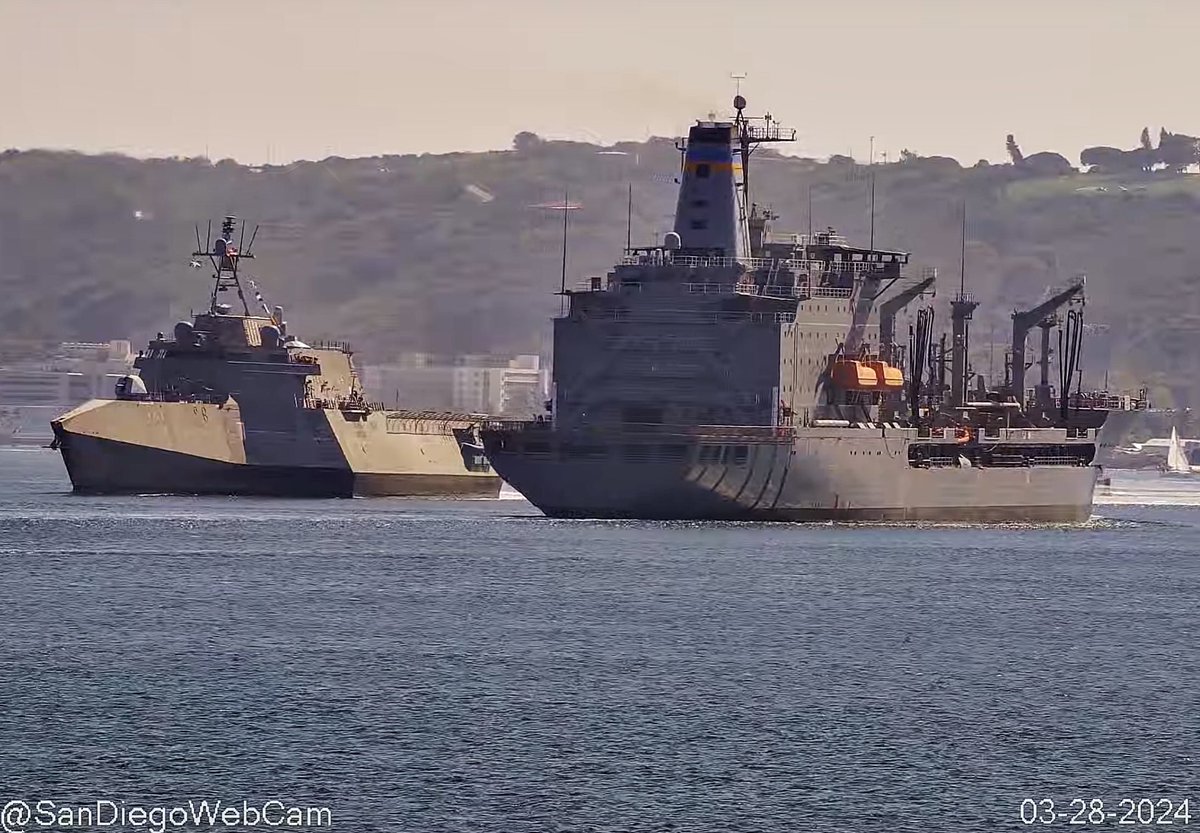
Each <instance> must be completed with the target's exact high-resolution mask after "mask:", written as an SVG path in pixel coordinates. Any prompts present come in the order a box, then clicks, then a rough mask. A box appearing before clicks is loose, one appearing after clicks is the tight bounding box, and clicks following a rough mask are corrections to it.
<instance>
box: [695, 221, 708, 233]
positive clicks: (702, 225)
mask: <svg viewBox="0 0 1200 833" xmlns="http://www.w3.org/2000/svg"><path fill="white" fill-rule="evenodd" d="M706 228H708V220H692V230H693V231H700V230H702V229H706Z"/></svg>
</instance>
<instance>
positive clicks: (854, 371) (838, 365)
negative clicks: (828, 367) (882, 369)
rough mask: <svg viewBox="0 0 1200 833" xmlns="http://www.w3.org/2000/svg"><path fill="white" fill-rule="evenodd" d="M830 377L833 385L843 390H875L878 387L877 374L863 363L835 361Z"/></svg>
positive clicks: (843, 360) (848, 360) (845, 360)
mask: <svg viewBox="0 0 1200 833" xmlns="http://www.w3.org/2000/svg"><path fill="white" fill-rule="evenodd" d="M830 375H831V376H832V377H833V383H834V384H835V385H837V386H838V387H839V388H844V389H845V390H875V389H876V388H878V387H879V374H878V373H876V372H875V369H874V368H872V367H871V366H870V365H868V364H867V363H865V362H856V361H853V360H851V359H836V360H835V361H834V362H833V368H832V371H831V373H830Z"/></svg>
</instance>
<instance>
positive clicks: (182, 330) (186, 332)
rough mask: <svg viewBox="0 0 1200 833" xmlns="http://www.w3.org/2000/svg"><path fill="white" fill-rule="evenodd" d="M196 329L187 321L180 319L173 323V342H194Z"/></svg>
mask: <svg viewBox="0 0 1200 833" xmlns="http://www.w3.org/2000/svg"><path fill="white" fill-rule="evenodd" d="M195 341H196V330H195V328H194V327H192V325H191V322H189V321H180V322H179V323H178V324H176V325H175V342H176V343H177V344H194V343H195Z"/></svg>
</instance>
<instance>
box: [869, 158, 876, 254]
mask: <svg viewBox="0 0 1200 833" xmlns="http://www.w3.org/2000/svg"><path fill="white" fill-rule="evenodd" d="M869 248H870V249H871V250H872V251H874V250H875V166H874V165H872V166H871V245H870V247H869Z"/></svg>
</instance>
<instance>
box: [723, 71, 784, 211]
mask: <svg viewBox="0 0 1200 833" xmlns="http://www.w3.org/2000/svg"><path fill="white" fill-rule="evenodd" d="M734 77H735V78H737V76H736V75H735V76H734ZM744 77H745V75H744V74H743V75H742V78H744ZM738 86H739V89H740V87H741V79H740V78H739V79H738ZM733 109H734V110H736V111H737V115H736V116H735V117H734V121H733V125H734V135H735V136H736V141H737V143H738V149H739V151H740V152H741V155H742V180H741V182H740V183H738V189H739V190H740V191H741V192H742V205H743V206H748V205H749V204H750V202H749V201H750V154H752V153H754V151H755V150H757V149H758V146H759V145H762V144H766V143H768V142H794V141H796V131H795V130H794V129H792V128H784V127H781V126H780V124H779V122H777V121H775V120H774V119H773V118H772V117H771V114H770V113H765V114H764V115H763V116H762V117H761V118H754V117H751V116H747V115H746V114H745V112H744V111H745V109H746V99H745V98H744V97H743V96H742V94H741V93H740V92H739V93H738V94H737V95H735V96H734V97H733ZM754 122H762V123H761V124H755V123H754ZM743 210H744V209H743Z"/></svg>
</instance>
